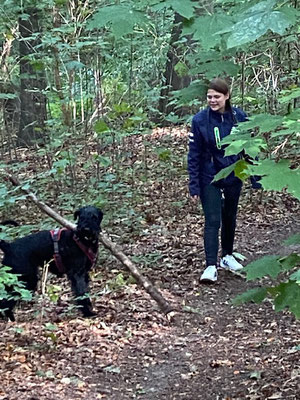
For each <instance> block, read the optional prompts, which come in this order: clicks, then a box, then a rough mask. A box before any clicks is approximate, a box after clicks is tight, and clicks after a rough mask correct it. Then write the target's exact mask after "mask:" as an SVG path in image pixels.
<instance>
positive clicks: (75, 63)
mask: <svg viewBox="0 0 300 400" xmlns="http://www.w3.org/2000/svg"><path fill="white" fill-rule="evenodd" d="M65 66H66V68H67V69H68V70H73V69H74V70H75V71H77V70H79V69H81V68H84V67H85V65H84V64H83V63H82V62H80V61H69V62H67V63H65Z"/></svg>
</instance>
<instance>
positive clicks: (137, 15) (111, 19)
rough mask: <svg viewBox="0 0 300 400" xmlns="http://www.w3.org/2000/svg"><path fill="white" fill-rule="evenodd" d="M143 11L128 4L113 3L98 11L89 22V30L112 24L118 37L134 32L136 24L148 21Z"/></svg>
mask: <svg viewBox="0 0 300 400" xmlns="http://www.w3.org/2000/svg"><path fill="white" fill-rule="evenodd" d="M146 21H147V19H146V17H145V15H144V13H143V12H141V11H138V10H134V9H131V8H129V7H128V6H127V5H126V4H119V5H111V6H107V7H103V8H101V9H99V11H97V12H96V13H95V14H94V15H93V16H92V18H91V19H90V20H89V22H88V24H87V29H88V30H93V29H99V28H102V27H105V26H107V25H110V26H111V28H112V31H113V33H114V35H115V37H116V39H119V38H121V37H122V36H124V35H127V34H128V33H132V31H133V28H134V27H135V26H136V25H141V24H144V23H146Z"/></svg>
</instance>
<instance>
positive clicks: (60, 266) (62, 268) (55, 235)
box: [50, 228, 98, 274]
mask: <svg viewBox="0 0 300 400" xmlns="http://www.w3.org/2000/svg"><path fill="white" fill-rule="evenodd" d="M67 230H68V229H67V228H57V229H53V230H51V231H50V233H51V237H52V240H53V246H54V254H53V258H54V261H55V264H56V266H57V269H58V271H59V272H60V273H61V274H64V273H65V272H66V268H65V266H64V264H63V262H62V259H61V255H60V254H59V246H58V242H59V240H60V236H61V232H62V231H67ZM73 240H74V241H75V243H76V244H77V246H78V247H79V248H80V250H82V252H83V253H84V254H85V255H86V256H87V258H88V259H89V260H90V262H91V263H92V267H94V265H95V264H96V260H97V255H98V248H97V251H96V253H95V252H94V251H93V250H92V249H91V248H90V247H87V246H85V245H84V244H83V243H81V241H80V240H79V238H78V237H77V236H76V235H74V236H73Z"/></svg>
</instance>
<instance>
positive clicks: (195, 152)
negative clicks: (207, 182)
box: [188, 117, 202, 196]
mask: <svg viewBox="0 0 300 400" xmlns="http://www.w3.org/2000/svg"><path fill="white" fill-rule="evenodd" d="M201 156H202V140H201V132H200V126H199V121H196V119H195V117H194V118H193V120H192V127H191V131H190V133H189V152H188V172H189V190H190V195H191V196H200V182H199V181H200V163H201V158H202V157H201Z"/></svg>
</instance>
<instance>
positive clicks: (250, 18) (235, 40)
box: [227, 0, 293, 49]
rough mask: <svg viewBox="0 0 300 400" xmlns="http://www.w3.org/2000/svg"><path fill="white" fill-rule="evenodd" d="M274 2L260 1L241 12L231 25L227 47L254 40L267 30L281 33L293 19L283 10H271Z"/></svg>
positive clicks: (269, 0) (271, 0) (273, 0)
mask: <svg viewBox="0 0 300 400" xmlns="http://www.w3.org/2000/svg"><path fill="white" fill-rule="evenodd" d="M275 3H276V2H275V0H267V1H261V2H259V3H258V4H255V5H254V6H252V7H250V8H249V9H248V10H247V11H246V12H245V13H244V14H242V15H241V17H242V19H241V20H240V21H238V22H237V23H236V24H235V25H234V26H233V27H232V33H231V35H230V36H229V38H228V40H227V48H229V49H230V48H232V47H236V46H241V45H242V44H245V43H249V42H254V41H255V40H257V39H258V38H259V37H261V36H262V35H264V34H265V33H266V32H267V31H268V30H271V31H272V32H274V33H278V34H279V35H283V34H284V32H285V31H286V29H287V28H288V27H289V26H290V25H291V24H292V23H293V19H292V18H291V17H290V16H289V15H288V14H287V13H285V12H281V11H273V10H272V9H273V6H274V5H275Z"/></svg>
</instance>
